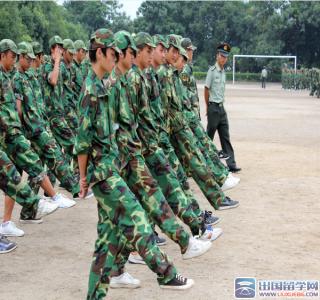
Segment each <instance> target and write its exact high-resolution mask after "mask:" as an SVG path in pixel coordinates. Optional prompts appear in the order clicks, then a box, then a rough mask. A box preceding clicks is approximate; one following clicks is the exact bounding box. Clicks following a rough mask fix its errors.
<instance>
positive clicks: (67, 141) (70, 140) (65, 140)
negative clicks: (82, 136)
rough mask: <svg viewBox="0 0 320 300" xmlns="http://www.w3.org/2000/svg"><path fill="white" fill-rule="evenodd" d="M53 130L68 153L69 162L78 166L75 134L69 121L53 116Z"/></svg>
mask: <svg viewBox="0 0 320 300" xmlns="http://www.w3.org/2000/svg"><path fill="white" fill-rule="evenodd" d="M49 122H50V129H51V132H52V134H53V136H54V138H55V140H56V141H57V143H58V144H59V145H60V146H61V148H62V149H63V150H64V153H65V154H66V158H67V161H68V163H69V164H71V163H72V160H73V163H74V164H75V168H77V166H78V164H77V158H76V157H75V156H74V154H73V146H74V143H75V135H74V133H73V131H72V130H71V129H70V127H69V125H68V123H67V121H66V120H65V118H64V117H62V116H61V117H52V118H50V120H49Z"/></svg>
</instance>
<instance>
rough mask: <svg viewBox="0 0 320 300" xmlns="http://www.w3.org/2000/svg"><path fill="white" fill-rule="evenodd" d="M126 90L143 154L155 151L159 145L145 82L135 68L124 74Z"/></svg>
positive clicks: (141, 73)
mask: <svg viewBox="0 0 320 300" xmlns="http://www.w3.org/2000/svg"><path fill="white" fill-rule="evenodd" d="M126 79H127V82H128V84H127V88H128V93H129V97H130V100H131V102H132V108H133V111H132V113H133V114H134V115H135V117H136V122H137V123H138V128H137V132H138V135H139V138H140V140H141V142H142V145H143V150H142V151H143V152H146V151H148V150H152V149H154V150H156V149H157V146H158V143H159V136H158V130H157V125H156V124H155V122H154V120H153V116H152V113H151V109H150V104H149V98H148V94H147V80H146V78H145V77H144V74H143V72H142V71H141V70H140V69H139V68H138V67H137V66H136V65H133V66H132V68H131V69H130V70H129V71H128V73H127V74H126Z"/></svg>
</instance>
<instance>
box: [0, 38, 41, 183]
mask: <svg viewBox="0 0 320 300" xmlns="http://www.w3.org/2000/svg"><path fill="white" fill-rule="evenodd" d="M6 50H11V51H13V52H15V53H17V46H16V45H15V44H14V43H13V41H11V40H2V41H1V42H0V52H4V51H6ZM0 84H1V87H0V88H1V90H0V106H1V110H0V141H1V145H0V146H2V149H3V150H4V151H5V152H6V153H7V155H8V156H9V157H10V159H11V160H12V161H13V162H14V164H15V165H16V166H17V167H18V168H19V169H20V170H24V171H25V172H26V173H28V174H29V180H30V184H31V185H32V187H33V188H34V187H35V186H36V185H38V184H39V183H40V182H41V181H42V180H43V179H44V177H45V175H46V172H45V171H44V168H43V165H42V163H41V160H40V158H39V156H38V155H37V154H36V153H35V152H34V151H33V149H32V148H31V145H30V142H29V141H28V140H27V139H26V138H25V136H24V135H23V133H22V126H21V122H20V119H19V116H18V113H17V111H16V98H15V95H14V93H13V90H12V86H11V81H10V78H9V75H8V74H7V73H6V72H5V71H4V69H3V68H2V66H0Z"/></svg>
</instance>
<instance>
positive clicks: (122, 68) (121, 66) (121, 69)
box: [117, 63, 129, 74]
mask: <svg viewBox="0 0 320 300" xmlns="http://www.w3.org/2000/svg"><path fill="white" fill-rule="evenodd" d="M117 67H118V69H119V70H120V72H121V74H126V73H127V72H128V70H129V69H128V68H126V67H124V65H123V64H121V63H119V64H117Z"/></svg>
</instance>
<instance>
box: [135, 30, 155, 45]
mask: <svg viewBox="0 0 320 300" xmlns="http://www.w3.org/2000/svg"><path fill="white" fill-rule="evenodd" d="M134 41H135V43H136V46H137V47H138V46H143V45H148V46H150V47H152V48H155V47H156V45H155V44H154V43H153V41H152V37H151V35H150V34H149V33H147V32H138V33H137V34H136V35H135V37H134Z"/></svg>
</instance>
